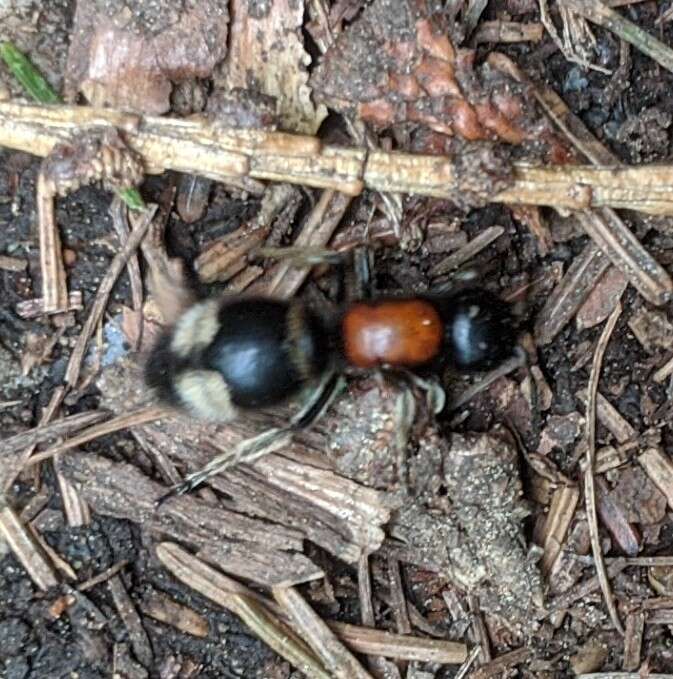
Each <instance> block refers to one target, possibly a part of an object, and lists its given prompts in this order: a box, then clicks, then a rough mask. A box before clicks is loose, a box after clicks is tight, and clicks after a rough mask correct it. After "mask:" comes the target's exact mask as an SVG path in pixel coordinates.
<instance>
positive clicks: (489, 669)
mask: <svg viewBox="0 0 673 679" xmlns="http://www.w3.org/2000/svg"><path fill="white" fill-rule="evenodd" d="M530 654H531V649H529V648H517V649H516V650H515V651H510V652H509V653H505V654H503V655H501V656H499V657H497V658H496V659H495V660H492V661H491V662H488V663H486V664H485V665H482V666H481V667H480V668H479V669H477V670H475V671H474V672H473V673H472V674H471V675H470V679H489V677H497V676H500V675H501V674H502V673H503V672H504V671H506V670H508V669H509V668H511V667H516V666H517V665H520V664H521V663H522V662H525V661H526V659H527V658H528V656H529V655H530Z"/></svg>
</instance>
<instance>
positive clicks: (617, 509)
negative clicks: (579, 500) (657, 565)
mask: <svg viewBox="0 0 673 679" xmlns="http://www.w3.org/2000/svg"><path fill="white" fill-rule="evenodd" d="M596 487H597V488H598V493H597V497H596V509H597V510H598V515H599V516H600V518H601V522H602V523H603V524H604V525H605V527H606V528H607V529H608V532H609V533H610V535H611V536H612V538H613V540H614V541H615V543H616V545H617V546H618V547H619V549H620V550H621V551H622V552H624V554H626V556H635V555H636V554H638V552H639V551H640V535H639V533H638V531H637V530H636V529H635V528H634V527H633V526H632V525H631V524H630V523H629V522H628V519H627V516H626V514H625V512H624V508H623V507H622V506H621V504H620V503H618V502H617V501H616V500H615V498H614V497H612V496H611V494H610V489H609V488H608V486H607V484H606V483H605V481H604V480H603V479H601V478H597V479H596Z"/></svg>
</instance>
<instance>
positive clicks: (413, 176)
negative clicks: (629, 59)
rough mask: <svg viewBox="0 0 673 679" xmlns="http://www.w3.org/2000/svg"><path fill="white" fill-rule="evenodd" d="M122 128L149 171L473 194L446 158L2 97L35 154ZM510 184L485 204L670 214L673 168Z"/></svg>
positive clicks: (585, 170)
mask: <svg viewBox="0 0 673 679" xmlns="http://www.w3.org/2000/svg"><path fill="white" fill-rule="evenodd" d="M110 127H117V128H119V129H120V130H121V132H122V134H123V136H124V138H125V141H126V142H127V143H128V145H129V147H130V148H131V149H132V150H133V151H135V152H136V153H138V154H140V155H141V156H142V158H143V160H144V163H145V169H146V170H147V171H148V172H150V173H161V172H163V171H164V170H176V171H179V172H186V173H190V174H197V175H202V176H206V177H210V178H212V179H216V180H218V181H227V179H228V178H230V177H239V178H240V177H250V178H253V179H262V180H271V181H284V182H289V183H293V184H303V185H306V186H313V187H318V188H331V189H334V190H336V191H340V192H341V193H346V194H348V195H358V194H359V193H361V192H362V191H363V189H364V188H369V189H374V190H378V191H392V192H401V193H416V194H420V195H427V196H436V197H440V198H450V197H451V196H456V195H457V194H459V193H465V192H466V191H468V190H471V191H473V192H474V191H475V188H474V185H475V177H474V176H470V177H464V176H461V172H460V171H459V167H458V164H457V163H456V162H455V161H454V160H453V159H452V158H451V157H448V156H430V155H414V154H408V153H390V152H384V151H378V150H371V151H367V150H366V149H364V148H344V147H338V146H330V145H323V144H322V143H321V141H320V140H319V139H318V138H316V137H310V136H301V135H291V134H285V133H281V132H270V131H266V130H251V129H236V130H226V129H220V128H217V127H215V126H213V125H212V124H211V123H209V122H207V121H205V120H202V121H201V120H177V119H169V118H157V117H151V116H146V117H140V116H137V115H132V114H125V113H121V112H119V111H114V110H109V109H94V108H88V107H77V106H55V107H49V106H39V105H29V104H19V103H13V102H0V146H6V147H9V148H13V149H17V150H20V151H25V152H27V153H32V154H35V155H38V156H46V155H48V154H49V153H50V152H51V150H52V149H53V148H54V146H55V145H56V144H57V143H62V142H68V141H71V140H72V138H74V137H75V136H81V135H82V134H83V133H85V132H88V131H92V130H98V131H100V129H101V128H110ZM511 181H512V184H511V186H510V187H509V188H507V189H505V190H503V191H499V192H497V193H495V194H494V195H483V196H482V195H479V194H478V189H477V195H478V197H480V198H483V199H484V200H489V201H494V202H501V203H508V204H515V205H521V204H523V205H548V206H552V207H556V208H561V209H574V210H584V209H589V208H600V207H612V208H628V209H631V210H640V211H641V212H647V213H650V214H665V215H671V214H673V165H643V166H638V167H614V166H598V167H591V166H586V165H558V166H545V167H542V166H534V165H531V164H528V163H523V162H517V163H515V164H514V165H513V169H512V177H511Z"/></svg>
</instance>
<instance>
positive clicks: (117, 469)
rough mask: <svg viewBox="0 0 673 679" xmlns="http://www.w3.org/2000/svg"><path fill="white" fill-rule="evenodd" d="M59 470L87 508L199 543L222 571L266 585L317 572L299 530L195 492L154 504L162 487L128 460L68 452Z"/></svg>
mask: <svg viewBox="0 0 673 679" xmlns="http://www.w3.org/2000/svg"><path fill="white" fill-rule="evenodd" d="M63 472H64V474H65V475H66V477H67V478H68V479H69V480H70V481H71V482H72V483H73V484H75V486H76V487H77V489H78V490H79V492H80V493H81V495H82V497H83V498H84V499H85V500H86V501H87V502H88V503H89V505H90V506H91V508H92V510H94V511H96V512H98V513H99V514H103V515H107V516H114V517H117V518H124V519H128V520H131V521H136V522H139V523H140V524H142V525H143V526H144V528H145V529H146V530H148V531H149V532H158V533H161V534H164V535H172V536H174V537H176V538H178V539H181V540H184V541H185V542H187V543H190V544H193V545H197V546H199V547H201V549H202V551H203V552H205V553H206V556H209V557H212V558H214V559H216V560H219V564H220V566H221V567H222V568H223V569H226V570H229V571H230V572H232V573H235V574H239V575H241V576H244V577H246V578H249V579H251V580H253V581H256V582H260V583H262V584H266V585H274V584H283V583H289V584H294V583H295V582H302V581H304V580H307V579H308V580H310V579H313V578H316V577H320V576H321V575H322V571H321V570H320V569H319V568H317V567H316V566H314V565H313V564H312V563H311V562H310V561H309V560H308V559H306V557H304V556H302V555H300V554H291V553H288V552H286V551H285V550H288V549H290V550H301V549H302V536H301V534H300V533H299V532H298V531H295V530H293V529H291V528H284V527H283V526H281V525H278V524H276V525H270V524H268V523H266V522H262V521H257V520H256V519H251V518H248V517H246V516H244V515H242V514H236V513H234V512H230V511H227V510H223V509H219V508H217V507H212V506H210V505H205V504H204V503H202V502H201V501H199V500H198V499H197V498H196V496H194V495H190V496H182V497H177V498H173V499H171V500H170V501H169V502H166V504H165V505H163V506H161V507H160V508H156V506H155V503H156V501H157V500H158V499H159V497H160V496H161V495H162V494H163V493H164V492H165V488H164V487H163V486H160V485H159V484H157V483H154V482H153V481H150V480H149V479H148V478H147V477H146V476H145V475H144V474H143V473H142V472H141V471H140V470H138V469H137V468H136V467H134V466H132V465H129V464H115V463H113V462H111V461H110V460H107V459H105V458H102V457H99V456H97V455H91V454H70V455H68V456H66V457H65V458H64V460H63Z"/></svg>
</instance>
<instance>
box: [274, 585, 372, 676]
mask: <svg viewBox="0 0 673 679" xmlns="http://www.w3.org/2000/svg"><path fill="white" fill-rule="evenodd" d="M273 596H274V598H275V599H276V601H277V602H278V603H279V604H280V606H281V608H282V609H283V611H284V612H285V613H286V614H287V616H288V618H289V619H290V621H291V623H292V625H293V627H294V628H295V629H296V630H297V631H298V632H299V633H300V634H301V636H302V638H303V639H305V640H306V641H307V643H308V644H309V646H310V647H311V648H312V649H313V650H314V651H315V653H316V654H317V655H318V657H319V658H320V660H321V661H322V663H323V664H324V665H325V667H326V668H327V669H328V670H329V671H330V672H331V674H332V675H333V676H334V677H336V679H372V676H371V675H370V674H369V672H367V671H366V670H365V669H364V667H362V665H361V664H360V662H359V661H358V660H357V659H356V658H355V656H354V655H352V653H351V652H350V651H348V649H346V647H345V646H344V645H343V644H342V643H341V642H340V641H339V640H338V639H337V637H336V636H335V634H334V632H333V631H332V630H331V629H330V628H329V627H328V626H327V625H326V624H325V623H324V622H323V620H322V619H321V618H320V617H319V616H318V615H317V614H316V612H315V611H314V610H313V609H312V608H311V607H310V606H309V605H308V603H306V601H305V600H304V598H303V597H302V596H301V594H300V593H299V592H298V591H297V590H296V589H295V588H293V587H274V588H273Z"/></svg>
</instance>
